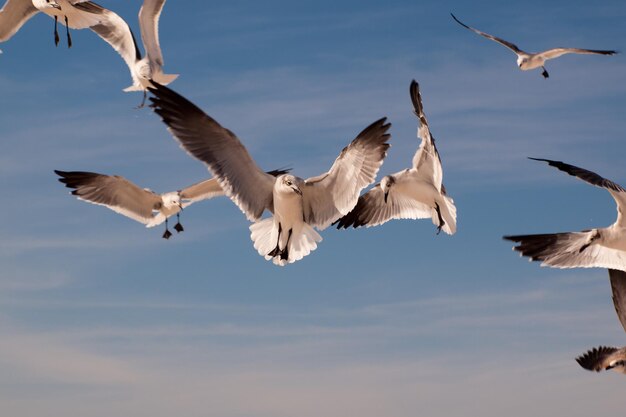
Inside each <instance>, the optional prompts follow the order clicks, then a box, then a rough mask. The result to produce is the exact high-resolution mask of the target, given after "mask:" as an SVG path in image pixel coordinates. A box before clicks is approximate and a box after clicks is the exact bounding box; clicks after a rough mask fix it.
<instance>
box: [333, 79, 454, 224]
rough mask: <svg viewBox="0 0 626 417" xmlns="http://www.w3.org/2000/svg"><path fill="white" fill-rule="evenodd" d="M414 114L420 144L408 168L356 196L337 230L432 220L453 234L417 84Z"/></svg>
mask: <svg viewBox="0 0 626 417" xmlns="http://www.w3.org/2000/svg"><path fill="white" fill-rule="evenodd" d="M410 94H411V101H412V102H413V112H414V113H415V115H416V116H417V118H418V119H419V127H418V129H417V136H418V138H420V139H421V143H420V146H419V148H418V149H417V152H416V153H415V155H414V156H413V165H412V167H411V168H408V169H405V170H402V171H400V172H396V173H395V174H391V175H387V176H385V177H383V179H382V180H381V182H380V183H379V184H376V185H375V186H374V187H373V188H372V189H371V190H369V191H368V192H367V193H365V194H364V195H362V196H361V197H359V201H358V203H357V204H356V206H355V207H354V209H352V211H351V212H350V213H348V214H347V215H345V216H344V217H342V218H341V219H339V221H338V222H337V229H341V228H346V229H347V228H348V227H350V226H352V227H354V228H357V227H359V226H366V227H370V226H378V225H380V224H383V223H386V222H388V221H389V220H391V219H427V218H431V219H432V221H433V223H434V224H435V226H437V234H439V232H441V230H443V231H444V232H446V233H448V234H454V233H455V232H456V207H455V206H454V201H453V200H452V198H450V197H448V196H447V195H446V189H445V187H444V185H443V182H442V180H443V169H442V167H441V158H440V157H439V152H437V147H436V146H435V138H433V136H432V135H431V133H430V129H429V127H428V121H427V120H426V116H425V115H424V108H423V106H422V96H421V94H420V90H419V84H418V83H417V82H416V81H415V80H413V81H412V82H411V86H410Z"/></svg>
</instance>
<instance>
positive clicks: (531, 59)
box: [450, 13, 617, 78]
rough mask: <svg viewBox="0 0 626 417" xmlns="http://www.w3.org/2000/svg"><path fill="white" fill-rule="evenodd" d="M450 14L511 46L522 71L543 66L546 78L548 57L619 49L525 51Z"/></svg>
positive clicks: (601, 52) (459, 22)
mask: <svg viewBox="0 0 626 417" xmlns="http://www.w3.org/2000/svg"><path fill="white" fill-rule="evenodd" d="M450 15H451V16H452V18H453V19H454V20H455V21H456V22H457V23H458V24H460V25H461V26H463V27H464V28H466V29H469V30H471V31H472V32H474V33H477V34H479V35H480V36H484V37H485V38H487V39H491V40H492V41H495V42H498V43H499V44H501V45H504V46H506V47H507V48H509V49H510V50H511V51H513V52H515V54H516V55H517V66H518V67H519V68H520V69H521V70H522V71H528V70H531V69H535V68H539V67H541V69H542V70H543V72H542V73H541V75H543V77H544V78H548V77H549V76H550V75H549V74H548V71H547V70H546V67H545V66H544V64H545V62H546V61H547V60H548V59H552V58H558V57H560V56H561V55H565V54H595V55H615V54H616V53H617V51H613V50H598V49H580V48H553V49H548V50H547V51H543V52H537V53H530V52H524V51H522V50H521V49H519V48H518V47H517V46H516V45H515V44H513V43H511V42H507V41H505V40H504V39H500V38H497V37H495V36H493V35H490V34H488V33H485V32H481V31H480V30H478V29H474V28H473V27H470V26H467V25H466V24H465V23H463V22H461V21H460V20H459V19H457V18H456V16H455V15H453V14H452V13H450Z"/></svg>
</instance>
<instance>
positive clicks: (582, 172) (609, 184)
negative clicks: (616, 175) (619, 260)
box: [528, 158, 626, 226]
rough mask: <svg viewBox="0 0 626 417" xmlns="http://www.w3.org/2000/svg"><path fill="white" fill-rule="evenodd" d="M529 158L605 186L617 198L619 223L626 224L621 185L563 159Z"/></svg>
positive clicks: (625, 200)
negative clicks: (562, 160) (567, 162)
mask: <svg viewBox="0 0 626 417" xmlns="http://www.w3.org/2000/svg"><path fill="white" fill-rule="evenodd" d="M528 159H532V160H534V161H543V162H547V163H548V165H550V166H553V167H555V168H557V169H558V170H560V171H563V172H565V173H567V174H569V175H571V176H574V177H577V178H579V179H581V180H583V181H585V182H586V183H588V184H591V185H595V186H596V187H600V188H604V189H605V190H607V191H608V192H609V193H611V195H612V196H613V199H615V202H616V203H617V224H619V225H620V226H626V218H625V217H624V216H623V214H622V213H623V212H624V211H625V210H626V190H625V189H624V188H623V187H622V186H621V185H619V184H617V183H615V182H613V181H611V180H607V179H606V178H603V177H601V176H600V175H598V174H596V173H595V172H592V171H588V170H586V169H583V168H579V167H577V166H574V165H570V164H566V163H564V162H561V161H553V160H550V159H542V158H528Z"/></svg>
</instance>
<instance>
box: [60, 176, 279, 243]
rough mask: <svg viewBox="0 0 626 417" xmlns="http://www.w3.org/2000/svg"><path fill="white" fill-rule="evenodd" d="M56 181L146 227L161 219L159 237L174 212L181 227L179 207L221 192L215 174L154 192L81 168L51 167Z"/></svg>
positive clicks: (129, 182)
mask: <svg viewBox="0 0 626 417" xmlns="http://www.w3.org/2000/svg"><path fill="white" fill-rule="evenodd" d="M54 172H55V173H56V174H57V175H58V176H60V177H61V178H59V181H60V182H62V183H63V184H65V186H66V187H67V188H72V189H73V190H72V192H71V194H72V195H75V196H76V197H77V198H78V199H79V200H83V201H87V202H89V203H93V204H98V205H101V206H105V207H108V208H109V209H111V210H113V211H115V212H116V213H119V214H122V215H124V216H126V217H129V218H131V219H133V220H135V221H138V222H140V223H143V224H145V225H146V227H154V226H158V225H160V224H161V223H163V222H165V232H164V233H163V238H165V239H169V238H170V236H172V233H171V232H170V231H169V229H168V227H167V219H168V218H169V217H171V216H173V215H174V214H175V215H176V218H177V220H178V221H177V223H176V225H175V226H174V229H175V230H176V231H177V232H179V233H180V232H182V231H183V226H182V225H181V224H180V217H179V216H180V211H181V210H183V209H184V208H185V207H187V206H189V205H191V204H193V203H195V202H198V201H202V200H208V199H211V198H213V197H219V196H222V195H224V191H223V190H222V187H220V185H219V183H218V182H217V180H216V179H215V178H211V179H208V180H205V181H201V182H199V183H196V184H193V185H191V186H189V187H186V188H183V189H182V190H178V191H172V192H168V193H164V194H156V193H154V192H153V191H151V190H149V189H147V188H140V187H139V186H137V185H136V184H134V183H133V182H131V181H129V180H127V179H126V178H124V177H121V176H119V175H105V174H98V173H96V172H84V171H58V170H55V171H54ZM287 172H288V170H283V169H281V170H275V171H270V172H268V174H269V175H273V176H276V175H282V174H286V173H287Z"/></svg>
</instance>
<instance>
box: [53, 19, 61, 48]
mask: <svg viewBox="0 0 626 417" xmlns="http://www.w3.org/2000/svg"><path fill="white" fill-rule="evenodd" d="M58 23H59V18H58V17H56V16H54V46H59V41H60V38H59V28H58Z"/></svg>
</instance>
